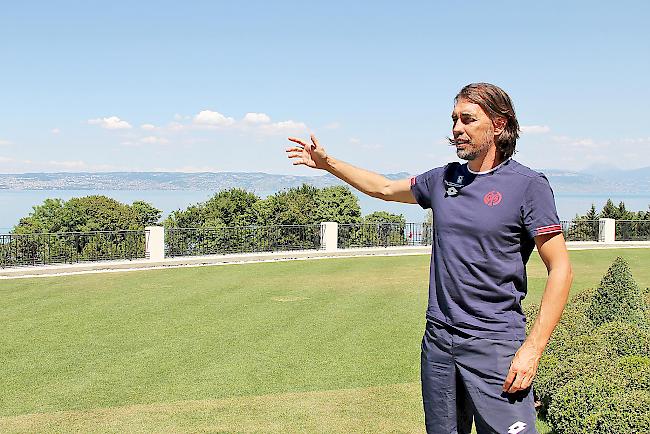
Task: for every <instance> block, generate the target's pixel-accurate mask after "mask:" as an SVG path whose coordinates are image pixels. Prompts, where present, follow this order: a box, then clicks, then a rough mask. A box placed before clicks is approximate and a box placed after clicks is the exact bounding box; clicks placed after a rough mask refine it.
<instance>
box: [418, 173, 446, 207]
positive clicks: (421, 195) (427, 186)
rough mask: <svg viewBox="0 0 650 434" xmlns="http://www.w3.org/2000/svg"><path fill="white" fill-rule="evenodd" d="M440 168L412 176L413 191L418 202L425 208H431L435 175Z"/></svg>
mask: <svg viewBox="0 0 650 434" xmlns="http://www.w3.org/2000/svg"><path fill="white" fill-rule="evenodd" d="M439 170H440V168H436V169H432V170H429V171H428V172H425V173H422V174H421V175H418V176H413V177H412V178H411V192H412V193H413V196H414V197H415V200H417V201H418V204H419V205H420V206H421V207H422V208H424V209H428V208H431V193H432V192H433V187H434V183H435V181H434V180H435V179H436V177H435V176H434V175H435V174H436V173H437V172H438V171H439Z"/></svg>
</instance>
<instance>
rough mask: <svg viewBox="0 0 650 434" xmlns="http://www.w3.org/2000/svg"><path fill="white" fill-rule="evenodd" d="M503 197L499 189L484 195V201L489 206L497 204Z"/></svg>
mask: <svg viewBox="0 0 650 434" xmlns="http://www.w3.org/2000/svg"><path fill="white" fill-rule="evenodd" d="M501 199H503V196H501V193H499V192H498V191H494V190H492V191H490V192H488V193H486V194H485V196H483V203H484V204H486V205H487V206H490V207H492V206H496V205H498V204H500V203H501Z"/></svg>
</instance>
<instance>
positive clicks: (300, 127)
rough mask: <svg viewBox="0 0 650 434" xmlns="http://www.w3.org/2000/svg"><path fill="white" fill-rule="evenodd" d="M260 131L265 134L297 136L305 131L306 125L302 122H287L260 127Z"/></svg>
mask: <svg viewBox="0 0 650 434" xmlns="http://www.w3.org/2000/svg"><path fill="white" fill-rule="evenodd" d="M261 131H262V132H264V133H266V134H299V133H304V132H306V131H307V125H305V124H304V123H303V122H296V121H292V120H288V121H282V122H274V123H272V124H266V125H262V126H261Z"/></svg>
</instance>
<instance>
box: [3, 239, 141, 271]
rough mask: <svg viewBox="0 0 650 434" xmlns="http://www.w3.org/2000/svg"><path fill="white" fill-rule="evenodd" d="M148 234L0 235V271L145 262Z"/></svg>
mask: <svg viewBox="0 0 650 434" xmlns="http://www.w3.org/2000/svg"><path fill="white" fill-rule="evenodd" d="M146 237H147V233H146V231H145V230H123V231H93V232H59V233H36V234H2V235H0V267H1V268H5V267H15V266H25V265H47V264H60V263H76V262H88V261H105V260H116V259H143V258H146V252H145V245H146Z"/></svg>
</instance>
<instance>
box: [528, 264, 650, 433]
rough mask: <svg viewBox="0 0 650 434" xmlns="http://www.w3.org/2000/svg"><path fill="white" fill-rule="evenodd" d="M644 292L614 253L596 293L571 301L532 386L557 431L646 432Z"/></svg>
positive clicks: (649, 425)
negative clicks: (613, 258)
mask: <svg viewBox="0 0 650 434" xmlns="http://www.w3.org/2000/svg"><path fill="white" fill-rule="evenodd" d="M648 292H649V291H648V290H645V291H641V290H640V289H639V287H638V286H637V284H636V282H635V281H634V279H633V278H632V275H631V273H630V270H629V267H628V266H627V264H626V263H625V261H624V260H623V259H621V258H617V259H616V260H615V261H614V263H613V264H612V266H611V267H610V268H609V270H608V271H607V273H606V274H605V276H604V277H603V279H602V281H601V282H600V285H599V287H598V288H597V289H596V290H595V291H594V290H589V291H584V292H582V293H580V294H578V295H577V296H575V297H573V298H572V299H571V300H570V301H569V303H568V304H567V306H566V308H565V310H564V313H563V315H562V318H561V320H560V322H559V324H558V326H557V327H556V329H555V331H554V333H553V336H552V338H551V339H550V341H549V343H548V345H547V348H546V351H545V352H544V354H543V355H542V358H541V360H540V364H539V368H538V371H537V376H536V377H535V384H534V391H535V394H536V396H537V398H538V399H539V400H540V401H541V403H542V411H541V414H542V416H544V417H546V419H547V421H548V422H549V424H550V425H551V427H552V428H553V430H554V432H556V433H558V434H562V433H572V434H582V433H585V434H586V433H590V434H591V433H626V432H632V433H641V432H650V413H649V412H648V406H649V405H650V333H649V331H650V327H648V324H649V323H650V322H649V321H648V318H649V315H648V310H649V309H648V307H649V306H650V297H649V296H648ZM536 311H537V307H536V306H531V307H530V308H529V309H527V312H526V313H527V316H528V317H529V322H528V328H529V327H530V326H531V325H532V322H533V321H534V318H535V316H536Z"/></svg>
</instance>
